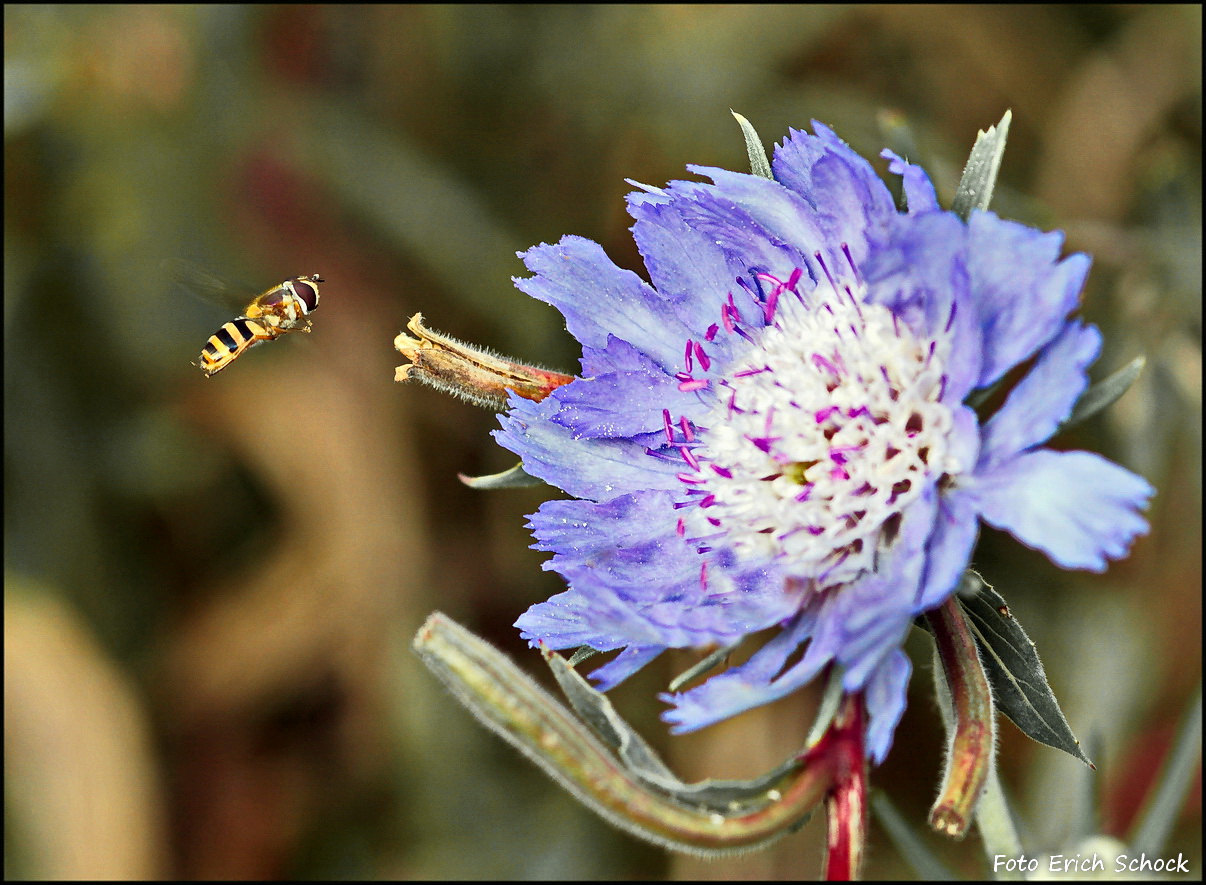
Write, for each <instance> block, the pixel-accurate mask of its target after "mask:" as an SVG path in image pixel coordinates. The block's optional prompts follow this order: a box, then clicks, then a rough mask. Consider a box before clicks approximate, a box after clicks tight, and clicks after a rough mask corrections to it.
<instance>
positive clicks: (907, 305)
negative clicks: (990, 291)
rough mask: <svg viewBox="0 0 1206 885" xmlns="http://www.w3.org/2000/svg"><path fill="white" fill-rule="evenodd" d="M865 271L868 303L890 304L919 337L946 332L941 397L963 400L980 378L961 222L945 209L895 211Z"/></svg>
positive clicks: (977, 336) (976, 329) (942, 335)
mask: <svg viewBox="0 0 1206 885" xmlns="http://www.w3.org/2000/svg"><path fill="white" fill-rule="evenodd" d="M865 277H866V280H867V287H868V288H867V301H868V302H869V303H872V304H883V305H884V306H886V307H888V308H890V309H891V310H892V312H893V313H894V314H896V315H897V316H898V317H899V318H900V319H901V320H902V321H904V322H905V323H906V324H907V325H908V326H909V328H910V329H912V330H913V332H914V333H915V334H916V335H918V336H919V337H922V338H948V337H949V338H950V341H951V351H950V353H949V354H948V355H947V357H946V360H945V363H944V369H945V373H946V376H947V384H946V390H945V392H944V394H943V401H944V402H946V403H950V404H954V403H960V402H962V401H963V398H964V397H965V396H966V395H967V394H968V393H969V392H970V391H971V390H972V388H973V387H974V386H975V383H976V379H977V378H979V375H980V359H981V356H982V355H981V340H980V333H979V320H978V318H977V315H976V309H975V308H976V306H975V304H974V302H972V300H971V299H970V297H969V295H968V291H969V290H968V286H969V277H968V271H967V229H966V227H964V225H963V222H962V221H960V220H959V218H958V217H957V216H955V215H953V214H951V213H950V212H926V213H923V214H921V215H904V216H897V218H896V220H895V222H894V223H893V225H892V227H891V229H890V231H888V233H887V234H886V239H885V240H884V242H883V243H882V244H880V245H879V246H878V248H877V249H876V251H875V252H874V254H873V255H872V257H871V259H870V260H869V261H868V262H867V263H866V265H865Z"/></svg>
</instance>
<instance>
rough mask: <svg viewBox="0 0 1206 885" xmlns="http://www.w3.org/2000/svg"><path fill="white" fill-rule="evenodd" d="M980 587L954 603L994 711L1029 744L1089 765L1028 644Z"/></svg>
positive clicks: (999, 601) (999, 603)
mask: <svg viewBox="0 0 1206 885" xmlns="http://www.w3.org/2000/svg"><path fill="white" fill-rule="evenodd" d="M969 574H971V572H969ZM981 584H982V586H981V587H980V592H979V593H977V594H976V595H975V596H974V597H972V598H966V597H962V596H961V597H959V603H960V604H961V605H962V606H963V609H964V611H965V612H966V613H967V617H968V620H969V621H970V622H971V627H972V632H973V634H974V635H975V637H976V644H977V646H979V649H980V658H981V661H982V662H983V664H984V670H985V672H987V673H988V681H989V682H990V683H991V684H992V693H993V697H994V699H995V700H996V702H997V709H999V710H1000V711H1001V712H1002V713H1004V714H1005V715H1006V716H1008V717H1009V719H1010V720H1011V721H1012V722H1013V724H1014V725H1016V726H1017V727H1018V728H1020V729H1021V730H1022V732H1023V733H1024V734H1026V735H1027V736H1028V737H1030V738H1032V739H1033V740H1036V741H1038V742H1039V743H1040V744H1046V745H1047V746H1049V747H1054V748H1055V749H1057V750H1063V751H1064V752H1065V753H1068V754H1069V755H1071V756H1075V757H1076V758H1077V759H1079V760H1080V761H1081V762H1084V763H1085V764H1086V765H1088V766H1090V767H1094V766H1093V763H1092V762H1090V761H1089V758H1088V757H1087V756H1086V755H1085V754H1084V751H1083V750H1081V748H1080V741H1078V740H1077V739H1076V736H1075V735H1074V734H1073V733H1072V729H1071V727H1070V726H1069V725H1068V720H1067V719H1065V718H1064V714H1063V711H1062V710H1060V707H1059V702H1058V701H1057V700H1056V699H1055V694H1054V692H1052V691H1051V686H1050V685H1048V684H1047V674H1046V672H1044V670H1043V664H1042V662H1041V661H1040V660H1039V656H1038V652H1037V650H1036V649H1035V647H1034V643H1033V642H1031V641H1030V637H1029V636H1027V635H1026V631H1025V630H1023V629H1022V625H1021V624H1019V623H1018V621H1017V618H1015V617H1014V616H1013V613H1012V612H1011V611H1010V610H1009V606H1007V605H1006V604H1005V600H1004V598H1003V597H1002V596H1001V594H999V593H997V591H996V590H994V589H993V588H992V587H991V586H990V585H988V584H987V583H984V582H983V581H981Z"/></svg>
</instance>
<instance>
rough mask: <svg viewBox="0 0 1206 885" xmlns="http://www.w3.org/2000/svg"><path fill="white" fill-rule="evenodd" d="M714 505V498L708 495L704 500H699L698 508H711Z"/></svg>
mask: <svg viewBox="0 0 1206 885" xmlns="http://www.w3.org/2000/svg"><path fill="white" fill-rule="evenodd" d="M715 503H716V496H715V495H708V496H707V497H706V498H703V499H701V500H700V502H699V506H700V507H711V506H712V505H713V504H715Z"/></svg>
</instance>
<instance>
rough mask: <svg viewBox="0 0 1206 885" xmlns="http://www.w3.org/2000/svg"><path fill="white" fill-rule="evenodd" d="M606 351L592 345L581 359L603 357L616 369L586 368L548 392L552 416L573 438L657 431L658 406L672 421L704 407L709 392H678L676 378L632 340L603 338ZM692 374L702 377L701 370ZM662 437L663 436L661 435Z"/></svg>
mask: <svg viewBox="0 0 1206 885" xmlns="http://www.w3.org/2000/svg"><path fill="white" fill-rule="evenodd" d="M607 343H608V348H609V350H605V351H600V350H596V349H592V350H591V351H590V356H589V358H588V357H587V356H585V355H584V357H583V363H584V364H585V363H586V362H588V361H589V362H590V363H591V364H592V366H596V367H597V366H599V365H600V364H601V363H603V362H604V358H605V357H609V358H610V361H611V362H612V363H613V365H622V366H623V367H624V368H622V369H620V370H618V371H603V372H592V373H590V376H589V377H585V378H576V379H574V381H572V382H571V383H569V384H567V385H565V386H564V387H559V388H557V389H556V390H555V391H553V393H552V394H551V395H550V396H549V399H551V400H553V401H554V402H555V403H557V405H558V407H559V408H558V410H557V411H556V412H555V413H554V414H553V416H552V418H551V419H550V420H552V421H553V422H554V423H556V424H560V425H561V426H562V427H565V428H567V429H568V430H570V431H571V432H572V433H573V434H574V436H575V437H583V436H584V437H592V438H598V437H608V438H613V437H634V436H638V435H639V434H642V433H654V432H657V431H659V430H661V431H662V432H663V433H664V432H665V431H664V426H665V420H664V417H663V414H662V412H663V410H665V409H668V410H669V411H670V413H671V414H672V416H673V418H674V420H677V419H678V418H679V417H680V416H683V415H686V416H687V417H688V418H694V417H695V416H697V415H698V414H700V413H702V412H704V411H706V410H707V408H708V404H709V402H710V400H711V399H712V397H711V395H710V391H707V390H704V391H698V392H693V393H684V392H683V391H681V390H679V380H678V379H677V378H673V377H671V376H670V375H668V374H666V372H664V371H663V370H662V368H661V367H660V366H658V365H657V363H655V362H654V361H653V360H651V359H650V358H649V357H647V356H645V354H643V353H641V352H640V351H639V350H637V349H636V348H634V347H632V345H630V344H628V343H626V342H622V341H619V340H618V339H616V338H615V337H610V338H608V342H607ZM696 375H697V377H706V373H704V372H702V371H697V372H696ZM667 442H668V440H667Z"/></svg>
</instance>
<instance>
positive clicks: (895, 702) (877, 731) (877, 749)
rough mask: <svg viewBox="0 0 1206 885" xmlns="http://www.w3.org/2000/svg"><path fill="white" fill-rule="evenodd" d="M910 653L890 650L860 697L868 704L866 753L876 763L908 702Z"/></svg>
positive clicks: (910, 670) (910, 669)
mask: <svg viewBox="0 0 1206 885" xmlns="http://www.w3.org/2000/svg"><path fill="white" fill-rule="evenodd" d="M912 670H913V665H912V663H910V662H909V656H908V655H906V654H905V653H904V652H903V651H901V650H900V649H899V648H898V649H895V650H893V651H892V653H891V654H889V655H888V656H887V657H886V658H884V660H883V662H882V663H880V665H879V666H878V667H876V668H875V672H874V673H873V674H871V678H870V679H868V680H867V687H866V688H865V689H864V693H863V697H864V699H865V700H866V704H867V713H868V716H869V720H868V722H867V746H866V751H867V756H868V757H869V758H870V759H871V761H872V762H874V763H875V764H876V765H879V764H880V763H881V762H883V761H884V758H885V757H887V755H888V750H890V749H891V748H892V735H893V734H894V733H895V731H896V725H897V724H898V723H899V722H900V717H901V716H903V715H904V711H905V706H906V704H907V703H908V687H909V674H910V673H911V672H912Z"/></svg>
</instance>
